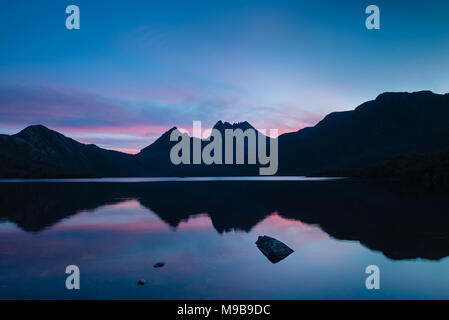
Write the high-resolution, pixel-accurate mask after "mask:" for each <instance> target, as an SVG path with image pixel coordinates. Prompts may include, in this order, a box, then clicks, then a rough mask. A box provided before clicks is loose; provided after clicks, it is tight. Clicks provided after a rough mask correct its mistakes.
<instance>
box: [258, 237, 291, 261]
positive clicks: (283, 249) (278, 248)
mask: <svg viewBox="0 0 449 320" xmlns="http://www.w3.org/2000/svg"><path fill="white" fill-rule="evenodd" d="M256 245H257V247H258V248H259V250H260V251H262V253H263V254H264V255H265V256H266V257H267V258H268V260H270V261H271V262H272V263H277V262H279V261H281V260H283V259H285V258H287V257H288V256H289V255H290V254H292V253H293V252H294V251H293V250H292V249H291V248H290V247H289V246H287V245H286V244H284V243H282V242H281V241H279V240H276V239H274V238H271V237H269V236H263V237H262V236H259V238H258V239H257V241H256Z"/></svg>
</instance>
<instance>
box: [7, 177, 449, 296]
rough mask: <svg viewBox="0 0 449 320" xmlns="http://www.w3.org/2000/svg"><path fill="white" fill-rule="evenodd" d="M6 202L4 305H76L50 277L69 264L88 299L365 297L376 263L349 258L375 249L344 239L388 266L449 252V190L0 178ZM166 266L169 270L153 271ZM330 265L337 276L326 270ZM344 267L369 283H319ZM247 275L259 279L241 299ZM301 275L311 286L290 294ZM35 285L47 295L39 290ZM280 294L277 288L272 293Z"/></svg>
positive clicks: (289, 183)
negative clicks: (47, 301) (269, 241)
mask: <svg viewBox="0 0 449 320" xmlns="http://www.w3.org/2000/svg"><path fill="white" fill-rule="evenodd" d="M0 207H1V213H0V219H1V220H0V258H1V259H0V297H3V298H4V297H7V298H23V297H34V298H36V296H37V297H54V295H55V294H56V293H55V292H57V295H58V296H59V295H60V296H61V297H62V298H72V297H73V296H70V294H69V293H67V292H66V291H67V290H66V291H63V290H62V289H57V288H59V287H57V288H56V287H54V286H52V285H49V284H48V283H49V282H48V280H49V279H53V280H54V281H56V282H57V283H59V281H62V282H61V283H63V282H64V279H65V274H64V273H63V272H61V270H64V269H65V266H67V265H69V264H77V265H79V266H80V269H81V270H82V274H83V276H84V277H83V283H84V284H85V286H87V287H88V288H89V287H90V289H89V290H87V289H86V290H85V291H83V290H80V292H81V294H82V295H81V297H82V298H91V297H93V298H97V297H101V298H108V297H113V298H116V297H120V298H123V297H124V296H123V295H124V294H125V293H126V297H130V298H163V299H165V298H167V299H168V298H231V297H235V298H238V297H239V298H323V297H324V298H326V297H328V296H327V294H329V295H330V297H333V298H335V297H337V298H345V297H351V298H354V297H355V298H358V297H363V298H366V296H365V295H366V294H367V293H366V292H365V291H360V290H363V289H364V288H363V281H364V280H363V279H364V273H363V271H364V269H363V268H364V267H365V266H366V265H365V264H366V263H365V261H363V262H362V260H363V259H362V258H356V256H358V255H356V256H353V254H349V252H353V251H354V252H359V255H360V256H366V255H368V254H369V253H368V252H370V251H369V250H368V251H366V249H364V248H363V247H360V246H359V245H358V244H357V242H353V241H350V242H348V241H337V240H355V241H358V242H360V243H361V244H362V245H363V246H364V247H365V248H369V249H370V250H373V251H371V252H373V253H376V252H377V254H376V255H373V258H370V261H368V262H367V263H375V262H376V261H373V260H376V259H381V258H380V257H381V256H382V255H383V256H385V257H387V258H388V259H383V260H381V261H383V263H384V264H387V263H388V264H389V262H387V261H393V260H394V261H398V260H403V261H404V259H416V258H421V259H425V260H424V261H426V260H427V261H429V260H434V261H443V260H441V259H443V258H444V257H446V256H448V255H449V241H448V240H449V216H448V214H447V208H449V198H448V197H447V195H445V194H435V193H431V192H426V191H423V190H412V189H408V188H402V187H399V186H397V185H393V184H391V185H378V184H375V183H364V182H354V181H343V180H341V181H320V182H315V181H313V182H307V181H266V182H261V181H245V182H242V181H238V182H236V181H208V182H205V181H197V182H158V183H94V182H91V183H22V184H21V183H5V184H2V183H0ZM2 220H3V223H2V222H1V221H2ZM14 224H15V225H17V226H18V227H19V228H20V229H21V230H23V231H25V232H23V231H19V230H17V228H16V227H15V226H14ZM259 235H269V236H273V237H275V238H277V239H279V240H280V241H282V242H284V243H285V244H286V245H288V246H289V247H291V248H292V249H293V250H295V253H294V254H292V255H291V256H289V257H287V258H286V259H285V260H283V261H281V262H279V264H276V265H272V264H271V263H270V262H269V261H268V260H267V259H266V258H265V257H264V256H263V255H262V254H261V253H260V252H259V250H258V249H257V247H256V246H255V244H254V242H255V241H256V240H257V237H258V236H259ZM339 248H340V249H339ZM343 248H346V249H344V250H343ZM349 249H350V250H349ZM348 250H349V251H348ZM361 250H362V251H361ZM364 250H365V251H364ZM339 252H340V254H341V257H340V259H339V257H338V253H339ZM345 252H346V253H345ZM360 252H362V253H360ZM379 253H381V255H380V256H379ZM374 257H375V258H374ZM354 259H355V260H354ZM343 260H344V262H343ZM358 260H360V261H358ZM445 260H446V259H444V262H445ZM157 261H164V262H166V263H167V265H166V266H165V267H164V268H161V269H157V271H154V270H152V269H153V268H152V266H153V264H154V263H155V262H157ZM325 261H329V263H331V264H330V265H329V267H331V266H332V267H335V268H336V269H335V270H334V271H329V270H328V269H325V270H324V269H323V270H321V273H320V268H324V267H323V265H322V263H323V262H325ZM331 261H332V262H331ZM342 263H343V264H345V265H346V264H347V265H348V266H347V268H348V270H347V271H348V273H347V276H345V277H341V278H342V279H341V280H336V279H334V281H337V282H338V281H341V282H343V281H344V279H346V281H348V282H352V281H354V282H355V281H357V283H358V282H360V284H361V286H360V288H358V289H357V290H356V292H346V293H342V292H339V291H335V292H334V293H332V292H333V291H332V290H330V289H329V288H327V287H326V286H325V285H324V284H323V283H324V282H323V283H322V281H324V279H319V277H320V274H326V275H327V276H331V277H332V276H336V277H340V276H341V275H335V272H336V273H337V274H338V272H337V271H336V270H340V271H339V272H343V269H341V268H339V267H338V265H339V264H342ZM351 263H352V264H351ZM354 263H355V264H354ZM378 263H380V262H378ZM426 266H427V264H426ZM432 266H433V265H429V267H432ZM274 268H279V269H274ZM352 268H355V270H357V271H354V270H352ZM349 270H351V272H352V273H349ZM281 271H282V272H283V274H282V275H280V274H278V273H277V272H281ZM273 272H275V274H273ZM298 272H299V273H298ZM100 273H101V275H99V274H100ZM201 273H202V274H203V277H202V278H201V277H200V278H197V277H198V276H199V274H201ZM345 274H346V273H345ZM351 275H352V276H354V279H352V278H351ZM415 276H416V275H415ZM242 277H246V278H245V279H246V281H247V282H248V281H249V282H250V283H246V284H245V286H246V289H245V290H243V289H241V288H240V289H239V290H240V291H239V292H240V293H239V294H241V296H238V294H237V293H236V292H235V290H237V289H236V288H238V287H239V283H240V282H239V280H238V279H241V278H242ZM86 278H87V279H86ZM140 278H146V279H147V280H148V282H149V286H145V288H147V287H151V289H146V290H149V291H146V293H145V295H144V296H142V292H140V293H139V292H137V291H134V290H136V289H134V287H132V288H131V289H130V288H129V287H128V286H129V285H130V284H131V283H132V284H135V282H136V281H137V280H138V279H140ZM299 278H301V283H300V286H301V288H299V284H298V286H295V287H294V288H293V287H291V285H292V281H293V282H295V280H294V279H297V280H298V281H299ZM359 278H360V279H359ZM55 279H56V280H55ZM261 279H264V280H263V281H262V282H264V283H263V284H261V283H260V282H261ZM26 281H28V282H26ZM30 281H31V284H30ZM427 281H428V282H429V279H427ZM44 283H45V284H44ZM429 283H431V281H430V282H429ZM439 283H440V284H441V285H444V283H442V282H441V281H440V282H439ZM232 285H235V286H236V287H235V288H234V287H232ZM242 285H243V284H242ZM270 285H271V287H270ZM342 285H343V286H348V284H347V283H344V284H342ZM47 286H48V288H47ZM55 286H56V285H55ZM92 286H93V287H92ZM95 286H98V288H101V290H100V289H99V290H100V291H95V290H94V288H95ZM201 286H204V288H203V287H201ZM317 286H318V287H317ZM448 286H449V283H448ZM35 287H38V288H40V289H39V290H38V289H32V290H30V288H35ZM277 287H278V289H277V290H278V291H277V293H274V292H273V291H272V290H271V288H277ZM26 288H28V289H26ZM44 288H45V289H44ZM207 288H209V289H207ZM157 289H159V291H158V290H157ZM162 289H163V290H165V291H162V292H161V291H160V290H162ZM433 289H434V291H435V288H433ZM446 289H447V287H446ZM59 290H61V291H59ZM251 290H253V291H251ZM335 290H336V288H335ZM397 290H399V289H397ZM397 290H396V291H395V294H396V293H397ZM429 290H430V289H429ZM434 291H432V292H434ZM245 292H246V293H245ZM446 292H447V290H446ZM236 294H237V296H235V295H236ZM393 297H394V296H393ZM419 297H420V296H419ZM401 298H405V297H404V296H401Z"/></svg>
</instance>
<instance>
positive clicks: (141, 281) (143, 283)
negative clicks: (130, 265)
mask: <svg viewBox="0 0 449 320" xmlns="http://www.w3.org/2000/svg"><path fill="white" fill-rule="evenodd" d="M146 283H147V280H144V279H140V280H139V281H137V284H139V285H141V286H143V285H145V284H146Z"/></svg>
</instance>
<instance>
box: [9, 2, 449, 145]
mask: <svg viewBox="0 0 449 320" xmlns="http://www.w3.org/2000/svg"><path fill="white" fill-rule="evenodd" d="M70 4H75V5H78V6H79V8H80V11H81V29H80V30H67V29H66V28H65V19H66V16H67V15H66V14H65V8H66V6H67V5H70ZM370 4H375V5H377V6H379V8H380V11H381V29H380V30H367V29H366V28H365V19H366V17H367V15H366V14H365V8H366V7H367V6H368V5H370ZM448 14H449V2H447V1H357V0H352V1H299V0H297V1H282V0H277V1H274V0H273V1H245V0H240V1H233V0H227V1H221V0H213V1H212V0H210V1H192V0H189V1H170V0H168V1H151V0H147V1H133V0H127V1H119V0H117V1H100V0H88V1H84V0H81V1H71V0H70V1H60V0H58V1H56V0H53V1H51V0H40V1H25V0H16V1H14V2H10V1H8V2H6V1H1V11H0V33H1V39H2V40H1V41H2V45H1V46H0V132H2V133H8V134H11V133H14V132H17V131H18V130H20V129H22V128H23V127H25V126H27V125H31V124H37V123H40V124H44V125H47V126H48V127H50V128H53V129H56V130H58V131H60V132H62V133H64V134H66V135H68V136H71V137H74V138H76V139H78V140H80V141H83V142H88V143H96V144H98V145H100V146H102V147H106V148H111V149H120V150H124V151H128V152H136V151H137V150H139V149H141V148H143V147H145V146H146V145H148V144H149V143H151V142H152V141H154V139H155V138H156V137H157V136H159V135H160V133H161V132H163V131H165V130H167V129H169V128H171V127H172V126H174V125H176V126H178V127H184V128H189V127H191V125H192V121H193V120H202V121H203V127H208V126H209V127H210V126H212V125H213V124H214V123H215V122H216V121H218V120H223V121H231V122H236V121H249V122H251V123H252V124H253V125H255V126H256V127H257V128H261V129H262V128H264V129H270V128H278V129H279V130H280V132H286V131H293V130H297V129H300V128H302V127H304V126H311V125H314V124H315V123H316V122H317V121H319V120H320V119H321V118H322V117H323V116H324V115H325V114H327V113H329V112H332V111H337V110H348V109H353V108H354V107H356V106H357V105H358V104H360V103H362V102H364V101H366V100H371V99H374V98H375V97H376V96H377V95H378V94H380V93H382V92H384V91H418V90H432V91H434V92H438V93H446V92H449V77H448V74H449V59H448V57H449V19H447V15H448Z"/></svg>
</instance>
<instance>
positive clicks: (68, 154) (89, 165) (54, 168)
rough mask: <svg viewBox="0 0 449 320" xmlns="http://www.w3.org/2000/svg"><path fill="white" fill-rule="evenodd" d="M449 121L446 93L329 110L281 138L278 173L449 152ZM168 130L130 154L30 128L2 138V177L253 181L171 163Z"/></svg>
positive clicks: (247, 168)
mask: <svg viewBox="0 0 449 320" xmlns="http://www.w3.org/2000/svg"><path fill="white" fill-rule="evenodd" d="M448 118H449V94H435V93H433V92H431V91H417V92H412V93H407V92H384V93H382V94H380V95H378V96H377V97H376V98H375V99H374V100H370V101H367V102H364V103H362V104H360V105H359V106H357V107H356V108H355V109H354V110H350V111H339V112H332V113H330V114H328V115H326V116H325V117H324V118H323V119H322V120H321V121H319V122H318V123H317V124H316V125H315V126H313V127H306V128H303V129H300V130H298V131H295V132H289V133H285V134H282V135H280V136H279V137H278V138H277V141H278V143H279V171H278V173H277V174H278V175H314V174H317V173H320V172H331V171H339V172H350V169H353V168H356V167H357V168H360V167H363V166H372V165H375V164H378V163H380V162H382V161H386V160H388V159H390V158H394V157H398V156H401V155H410V154H426V153H434V152H441V151H445V150H449V126H447V120H446V119H448ZM213 128H214V129H217V130H218V131H220V132H222V133H223V132H224V130H226V129H237V128H239V129H242V130H246V129H255V128H254V127H253V126H252V125H251V124H250V123H249V122H247V121H242V122H237V123H229V122H223V121H222V120H219V121H217V123H216V124H215V125H214V127H213ZM174 130H179V129H178V128H177V127H176V126H174V127H172V128H171V129H169V130H168V131H166V132H164V133H163V134H162V135H161V136H160V137H159V138H158V139H156V140H155V141H154V142H153V143H152V144H150V145H148V146H147V147H145V148H143V149H142V150H141V151H140V152H139V153H138V154H136V155H131V154H127V153H123V152H119V151H113V150H106V149H102V148H101V147H98V146H96V145H93V144H83V143H80V142H78V141H76V140H74V139H71V138H69V137H66V136H64V135H63V134H61V133H59V132H57V131H54V130H51V129H49V128H47V127H45V126H43V125H32V126H28V127H26V128H24V129H23V130H21V131H20V132H19V133H17V134H14V135H9V136H8V135H0V164H1V167H0V177H3V178H11V177H21V178H22V177H23V178H27V177H112V176H194V175H198V176H204V175H212V176H214V175H257V171H256V169H257V168H258V166H257V165H256V166H254V165H210V166H207V165H204V164H203V165H194V166H190V165H179V166H175V165H173V164H172V163H171V162H170V159H169V153H170V149H171V147H172V146H173V145H174V144H176V143H177V142H174V141H170V135H171V133H172V132H173V131H174ZM188 138H189V139H191V140H189V141H193V139H198V138H195V137H190V136H189V137H188ZM205 143H207V142H206V141H204V140H202V141H201V145H203V144H205Z"/></svg>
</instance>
